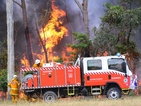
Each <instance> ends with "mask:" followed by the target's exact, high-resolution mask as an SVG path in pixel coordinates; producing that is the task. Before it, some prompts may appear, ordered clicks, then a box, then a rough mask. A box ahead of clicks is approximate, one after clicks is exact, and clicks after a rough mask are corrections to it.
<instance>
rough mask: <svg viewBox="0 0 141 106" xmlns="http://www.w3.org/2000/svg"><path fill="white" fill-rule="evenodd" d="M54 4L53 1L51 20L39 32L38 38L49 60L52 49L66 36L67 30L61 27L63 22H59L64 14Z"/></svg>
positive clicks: (51, 56) (51, 55)
mask: <svg viewBox="0 0 141 106" xmlns="http://www.w3.org/2000/svg"><path fill="white" fill-rule="evenodd" d="M54 2H55V1H54V0H52V13H51V19H50V20H49V22H48V23H47V24H46V26H45V27H44V29H41V32H40V36H41V38H42V40H43V41H44V43H45V47H46V49H47V51H48V55H49V56H48V57H49V60H51V59H52V58H53V54H52V49H53V47H54V46H55V45H57V44H58V43H59V41H60V40H61V39H62V38H63V37H64V36H68V29H67V28H66V27H64V26H63V21H62V20H61V18H62V17H64V16H66V12H65V11H63V10H61V9H59V8H58V7H57V6H55V5H54ZM42 52H43V50H42Z"/></svg>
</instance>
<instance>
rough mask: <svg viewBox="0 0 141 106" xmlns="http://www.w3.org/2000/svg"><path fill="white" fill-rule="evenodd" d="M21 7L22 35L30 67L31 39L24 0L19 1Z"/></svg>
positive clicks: (31, 56)
mask: <svg viewBox="0 0 141 106" xmlns="http://www.w3.org/2000/svg"><path fill="white" fill-rule="evenodd" d="M21 7H22V11H23V20H24V33H25V39H26V47H27V58H28V60H29V64H30V66H32V64H33V55H32V48H31V38H30V34H29V27H28V21H27V13H26V4H25V0H21Z"/></svg>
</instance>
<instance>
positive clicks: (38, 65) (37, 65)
mask: <svg viewBox="0 0 141 106" xmlns="http://www.w3.org/2000/svg"><path fill="white" fill-rule="evenodd" d="M42 66H43V64H42V63H39V64H33V67H34V68H39V67H42Z"/></svg>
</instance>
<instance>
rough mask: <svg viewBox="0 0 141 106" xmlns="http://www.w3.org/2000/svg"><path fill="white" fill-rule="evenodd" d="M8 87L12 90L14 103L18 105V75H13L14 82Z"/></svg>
mask: <svg viewBox="0 0 141 106" xmlns="http://www.w3.org/2000/svg"><path fill="white" fill-rule="evenodd" d="M8 86H9V87H10V88H11V89H10V95H11V98H12V103H17V100H18V95H19V86H20V83H19V81H18V77H17V75H13V78H12V81H11V82H9V83H8Z"/></svg>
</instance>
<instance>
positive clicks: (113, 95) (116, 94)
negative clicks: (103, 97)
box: [107, 88, 121, 99]
mask: <svg viewBox="0 0 141 106" xmlns="http://www.w3.org/2000/svg"><path fill="white" fill-rule="evenodd" d="M107 98H109V99H118V98H121V91H120V90H119V89H118V88H110V89H109V90H108V92H107Z"/></svg>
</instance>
